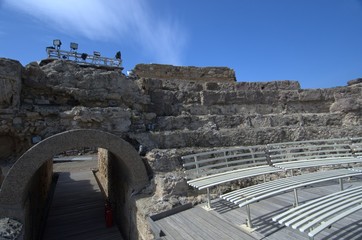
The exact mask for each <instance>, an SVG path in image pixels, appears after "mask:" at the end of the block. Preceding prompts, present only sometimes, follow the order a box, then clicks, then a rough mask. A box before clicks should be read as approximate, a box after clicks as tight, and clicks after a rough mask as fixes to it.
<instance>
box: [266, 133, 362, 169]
mask: <svg viewBox="0 0 362 240" xmlns="http://www.w3.org/2000/svg"><path fill="white" fill-rule="evenodd" d="M351 146H352V145H351V139H349V138H340V139H326V140H312V141H298V142H285V143H275V144H268V145H267V148H268V154H269V158H270V161H271V163H272V164H273V166H275V167H279V168H282V169H284V170H291V173H293V169H302V168H309V167H320V166H328V165H341V164H351V163H357V162H361V163H362V158H359V157H357V156H356V154H355V153H354V152H353V150H352V148H351ZM355 152H357V150H355Z"/></svg>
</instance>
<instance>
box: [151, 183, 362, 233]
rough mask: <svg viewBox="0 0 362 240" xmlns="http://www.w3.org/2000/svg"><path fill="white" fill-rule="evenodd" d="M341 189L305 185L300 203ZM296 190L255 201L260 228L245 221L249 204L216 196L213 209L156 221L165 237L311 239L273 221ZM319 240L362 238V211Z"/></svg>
mask: <svg viewBox="0 0 362 240" xmlns="http://www.w3.org/2000/svg"><path fill="white" fill-rule="evenodd" d="M361 185H362V179H361V178H359V179H356V178H353V179H352V180H351V181H349V182H345V184H344V186H345V189H347V188H350V187H354V186H361ZM336 191H339V184H338V182H337V181H335V182H328V183H324V184H318V185H314V186H310V187H305V188H303V189H301V190H299V191H298V196H299V200H300V203H301V204H302V203H303V202H305V201H307V200H311V199H314V198H317V197H320V196H324V195H327V194H330V193H333V192H336ZM293 201H294V196H293V192H288V193H284V194H281V195H279V196H276V197H272V198H268V199H265V200H262V201H260V202H258V203H255V204H252V205H251V215H252V220H253V224H254V225H255V227H256V230H255V231H253V232H251V233H249V232H247V231H246V230H245V229H244V228H243V227H242V225H243V224H245V219H246V211H245V208H239V207H238V206H236V205H234V204H232V203H230V202H227V201H225V200H219V199H217V200H215V201H213V203H212V206H213V208H214V209H213V210H211V211H206V210H205V209H204V208H203V207H202V205H198V206H196V207H194V208H191V209H188V210H185V211H182V212H179V213H176V214H174V215H170V216H168V217H164V218H162V219H159V220H157V221H155V222H154V223H155V224H156V225H157V226H158V228H159V229H161V230H162V231H163V232H164V233H165V235H166V236H164V237H162V238H161V239H165V240H171V239H172V240H175V239H180V240H181V239H190V240H191V239H200V240H204V239H205V240H206V239H207V240H212V239H215V240H219V239H235V240H236V239H238V240H239V239H243V240H256V239H258V240H259V239H263V240H293V239H296V240H299V239H308V236H307V234H303V233H300V232H298V231H297V230H293V229H291V228H287V227H283V226H282V225H279V224H278V223H275V222H273V221H272V220H271V219H272V217H273V216H275V215H277V214H279V213H281V212H283V211H285V210H286V209H289V208H291V207H292V203H293ZM315 239H316V240H327V239H328V240H340V239H344V240H357V239H362V211H359V212H356V213H354V214H352V215H350V216H348V217H347V218H345V219H343V220H341V221H339V222H337V223H336V224H334V225H333V226H332V227H331V228H330V229H326V230H325V231H323V232H322V233H321V234H319V235H317V237H316V238H315Z"/></svg>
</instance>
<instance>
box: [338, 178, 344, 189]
mask: <svg viewBox="0 0 362 240" xmlns="http://www.w3.org/2000/svg"><path fill="white" fill-rule="evenodd" d="M339 186H340V187H341V191H343V179H342V178H340V179H339Z"/></svg>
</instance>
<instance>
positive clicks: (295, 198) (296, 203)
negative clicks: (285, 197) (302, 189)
mask: <svg viewBox="0 0 362 240" xmlns="http://www.w3.org/2000/svg"><path fill="white" fill-rule="evenodd" d="M298 205H299V201H298V191H297V189H296V188H294V207H298Z"/></svg>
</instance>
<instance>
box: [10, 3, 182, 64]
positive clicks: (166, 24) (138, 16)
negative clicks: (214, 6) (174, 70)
mask: <svg viewBox="0 0 362 240" xmlns="http://www.w3.org/2000/svg"><path fill="white" fill-rule="evenodd" d="M5 4H7V5H8V6H11V7H14V8H16V9H19V10H21V11H24V12H26V13H27V14H30V15H32V16H33V17H36V18H37V19H39V20H40V21H42V22H43V23H45V24H48V25H51V26H53V27H54V28H56V29H58V30H60V31H62V32H66V33H72V34H80V35H82V36H85V37H87V38H89V39H91V40H106V41H114V42H116V41H119V40H122V41H132V42H134V43H136V44H137V45H138V46H140V47H141V49H143V51H144V52H147V53H148V54H149V55H151V56H153V57H154V58H153V59H154V60H155V61H157V62H163V63H169V64H181V54H182V49H183V47H184V45H185V31H183V29H182V28H181V25H180V24H179V23H178V22H177V21H176V20H175V19H171V18H170V17H168V18H166V17H164V18H160V16H157V15H156V13H153V12H152V9H151V7H150V6H149V5H148V2H147V0H106V1H105V0H52V1H49V0H16V1H14V0H5Z"/></svg>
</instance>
